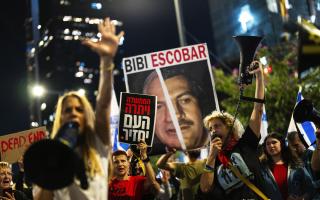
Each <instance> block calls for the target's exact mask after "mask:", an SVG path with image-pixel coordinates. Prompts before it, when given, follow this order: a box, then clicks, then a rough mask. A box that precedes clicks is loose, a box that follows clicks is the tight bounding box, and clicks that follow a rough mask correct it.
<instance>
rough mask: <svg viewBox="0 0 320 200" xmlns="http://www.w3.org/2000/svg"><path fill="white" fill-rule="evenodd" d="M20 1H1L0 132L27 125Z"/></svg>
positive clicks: (22, 16)
mask: <svg viewBox="0 0 320 200" xmlns="http://www.w3.org/2000/svg"><path fill="white" fill-rule="evenodd" d="M25 8H26V5H25V4H24V1H21V0H11V1H4V2H2V3H1V11H0V16H1V17H0V27H1V31H0V40H1V42H0V44H1V50H0V61H1V84H0V85H1V87H0V88H1V104H0V135H3V134H6V133H11V132H17V131H22V130H25V129H28V128H29V124H28V116H29V114H28V104H27V91H26V67H25V30H24V26H23V24H24V18H25V16H26V9H25Z"/></svg>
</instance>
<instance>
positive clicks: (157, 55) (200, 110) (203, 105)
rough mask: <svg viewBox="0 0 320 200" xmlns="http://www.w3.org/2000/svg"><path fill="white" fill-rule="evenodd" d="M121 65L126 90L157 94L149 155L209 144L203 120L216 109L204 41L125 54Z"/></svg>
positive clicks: (215, 97) (214, 93)
mask: <svg viewBox="0 0 320 200" xmlns="http://www.w3.org/2000/svg"><path fill="white" fill-rule="evenodd" d="M122 64H123V70H124V77H125V83H126V88H127V92H130V93H138V94H147V95H152V96H156V97H157V110H156V113H155V115H156V120H155V127H154V131H155V134H154V140H153V144H152V151H151V153H150V154H161V153H164V152H166V151H167V150H168V149H170V148H175V149H178V150H190V149H197V148H201V147H204V146H206V145H207V144H208V143H209V137H208V136H209V133H208V132H207V131H206V129H205V128H204V126H203V119H204V117H205V116H206V115H208V114H209V113H211V112H212V111H213V110H219V108H218V99H217V96H216V91H215V85H214V79H213V75H212V71H211V64H210V59H209V55H208V49H207V45H206V44H197V45H191V46H185V47H180V48H175V49H169V50H164V51H158V52H153V53H148V54H143V55H138V56H133V57H127V58H124V59H123V61H122Z"/></svg>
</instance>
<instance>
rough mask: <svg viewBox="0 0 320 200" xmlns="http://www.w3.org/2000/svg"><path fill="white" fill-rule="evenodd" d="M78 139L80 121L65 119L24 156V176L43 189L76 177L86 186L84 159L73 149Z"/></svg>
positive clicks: (67, 183) (59, 185) (69, 181)
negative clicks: (66, 121)
mask: <svg viewBox="0 0 320 200" xmlns="http://www.w3.org/2000/svg"><path fill="white" fill-rule="evenodd" d="M79 141H80V139H79V124H78V123H76V122H68V123H66V124H64V125H63V126H62V127H61V128H60V129H59V131H58V133H57V135H56V137H55V138H54V139H44V140H40V141H38V142H35V143H33V144H32V145H31V146H30V147H29V148H28V149H27V151H26V152H25V154H24V158H23V163H24V170H25V175H26V179H27V180H28V181H30V182H32V183H35V184H37V185H39V186H40V187H42V188H44V189H47V190H57V189H61V188H64V187H66V186H69V185H71V184H72V183H73V181H74V178H75V177H77V178H78V179H79V180H80V185H81V187H82V188H83V189H87V188H88V180H87V176H86V173H85V166H84V162H83V160H82V159H81V158H80V156H79V155H78V153H77V151H76V148H77V147H78V145H79V143H80V142H79Z"/></svg>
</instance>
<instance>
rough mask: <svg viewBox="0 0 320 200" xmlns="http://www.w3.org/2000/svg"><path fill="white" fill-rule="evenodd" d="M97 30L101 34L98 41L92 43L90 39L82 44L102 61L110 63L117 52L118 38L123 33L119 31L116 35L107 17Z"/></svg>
mask: <svg viewBox="0 0 320 200" xmlns="http://www.w3.org/2000/svg"><path fill="white" fill-rule="evenodd" d="M98 30H99V32H100V34H101V38H100V40H99V41H97V42H94V41H92V40H90V39H86V40H84V41H83V42H82V44H84V45H86V46H88V47H90V48H91V49H92V50H93V51H95V52H96V53H98V54H99V56H100V57H101V59H103V60H104V61H107V62H110V61H112V59H113V57H114V56H115V54H116V52H117V49H118V45H119V41H120V38H121V37H122V36H123V35H124V32H123V31H121V32H120V33H119V34H116V27H115V25H114V24H113V23H112V22H111V20H110V18H109V17H107V18H106V19H105V20H104V21H103V22H101V23H100V24H98Z"/></svg>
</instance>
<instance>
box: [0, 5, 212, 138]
mask: <svg viewBox="0 0 320 200" xmlns="http://www.w3.org/2000/svg"><path fill="white" fill-rule="evenodd" d="M27 2H29V0H10V2H8V1H5V2H3V3H2V5H1V10H0V15H1V18H0V23H1V24H0V25H1V26H0V27H1V31H0V36H1V46H2V48H1V50H0V59H1V69H2V77H1V84H0V85H1V91H2V95H1V97H2V98H1V104H0V105H1V106H0V107H1V108H0V135H4V134H8V133H14V132H18V131H23V130H27V129H29V128H30V124H29V108H28V91H27V69H26V64H25V63H26V57H25V49H26V44H25V42H26V41H25V38H26V34H25V33H26V31H25V27H24V23H25V18H26V16H28V13H29V12H30V11H28V9H27V5H26V3H27ZM133 2H134V3H133ZM151 2H152V3H151ZM183 6H184V7H183V9H184V12H185V13H191V14H192V15H190V14H189V15H186V17H185V26H186V28H187V29H188V31H189V32H191V33H192V34H193V37H196V38H197V39H198V40H199V41H194V39H192V38H190V37H187V41H188V44H196V43H201V42H207V44H208V46H209V49H213V42H212V38H211V34H212V32H211V30H210V24H209V23H210V16H209V14H208V10H209V9H208V5H207V3H196V4H195V3H194V2H193V1H192V0H186V1H184V4H183ZM106 9H107V11H106V15H109V16H111V17H113V18H116V19H119V20H120V21H123V22H124V26H123V27H122V29H124V31H125V32H126V36H125V43H124V46H123V47H122V49H121V52H118V55H117V57H116V59H117V60H116V61H117V62H118V63H119V62H121V59H122V58H123V57H127V56H134V55H139V54H144V53H150V52H153V51H160V50H165V49H170V48H176V47H178V46H179V37H178V32H177V25H176V18H175V13H174V6H173V1H172V0H161V1H150V0H135V1H127V0H121V1H120V0H116V1H109V4H108V7H107V8H106ZM203 10H206V11H207V12H203ZM40 13H46V12H43V11H41V10H40ZM194 13H197V15H194ZM191 16H192V17H191ZM40 18H41V16H40ZM199 19H201V23H199ZM204 19H205V21H204ZM201 27H203V28H204V30H203V29H201ZM115 87H117V86H115ZM121 89H123V88H121ZM118 92H119V91H118ZM52 111H53V109H52Z"/></svg>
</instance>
